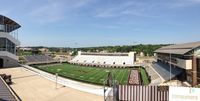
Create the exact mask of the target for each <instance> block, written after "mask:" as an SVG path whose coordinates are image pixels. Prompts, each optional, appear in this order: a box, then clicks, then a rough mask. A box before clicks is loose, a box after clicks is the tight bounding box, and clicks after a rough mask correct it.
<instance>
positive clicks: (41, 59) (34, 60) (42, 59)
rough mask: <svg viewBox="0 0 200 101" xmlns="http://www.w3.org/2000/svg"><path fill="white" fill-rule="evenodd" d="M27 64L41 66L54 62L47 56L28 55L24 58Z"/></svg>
mask: <svg viewBox="0 0 200 101" xmlns="http://www.w3.org/2000/svg"><path fill="white" fill-rule="evenodd" d="M24 58H25V60H26V62H27V64H41V63H54V62H56V61H55V60H54V59H53V58H52V57H50V56H47V55H30V56H25V57H24Z"/></svg>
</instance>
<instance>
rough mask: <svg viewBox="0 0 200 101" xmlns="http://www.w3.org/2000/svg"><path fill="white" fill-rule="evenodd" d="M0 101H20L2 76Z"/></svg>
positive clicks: (0, 78)
mask: <svg viewBox="0 0 200 101" xmlns="http://www.w3.org/2000/svg"><path fill="white" fill-rule="evenodd" d="M0 101H20V99H18V98H17V96H16V95H14V92H12V90H11V89H10V88H9V86H8V85H7V84H6V82H5V81H4V80H3V78H2V77H1V76H0Z"/></svg>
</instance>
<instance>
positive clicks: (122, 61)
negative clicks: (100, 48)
mask: <svg viewBox="0 0 200 101" xmlns="http://www.w3.org/2000/svg"><path fill="white" fill-rule="evenodd" d="M69 62H70V63H73V64H80V65H90V66H99V67H133V66H134V53H133V52H132V53H131V52H130V53H84V54H82V53H79V54H78V55H77V56H76V57H74V58H73V59H72V60H71V61H69Z"/></svg>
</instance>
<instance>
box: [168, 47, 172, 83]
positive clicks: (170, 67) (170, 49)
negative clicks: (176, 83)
mask: <svg viewBox="0 0 200 101" xmlns="http://www.w3.org/2000/svg"><path fill="white" fill-rule="evenodd" d="M171 55H172V54H171V49H170V53H169V68H170V85H171V77H172V75H171V67H172V66H171V58H172V56H171Z"/></svg>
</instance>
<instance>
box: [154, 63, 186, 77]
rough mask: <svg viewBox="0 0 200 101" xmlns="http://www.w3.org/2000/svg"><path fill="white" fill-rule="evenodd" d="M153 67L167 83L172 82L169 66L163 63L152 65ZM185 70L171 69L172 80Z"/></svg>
mask: <svg viewBox="0 0 200 101" xmlns="http://www.w3.org/2000/svg"><path fill="white" fill-rule="evenodd" d="M152 67H153V68H154V69H155V70H156V71H157V72H158V73H159V74H160V76H162V78H163V79H164V80H165V81H168V80H170V67H169V65H167V64H164V63H162V62H155V63H153V64H152ZM182 72H184V71H183V69H181V68H177V67H171V79H173V78H174V77H176V76H177V75H179V74H181V73H182Z"/></svg>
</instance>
